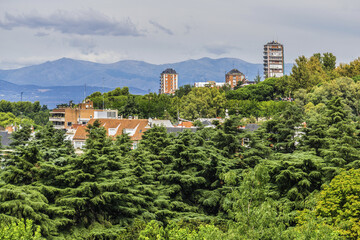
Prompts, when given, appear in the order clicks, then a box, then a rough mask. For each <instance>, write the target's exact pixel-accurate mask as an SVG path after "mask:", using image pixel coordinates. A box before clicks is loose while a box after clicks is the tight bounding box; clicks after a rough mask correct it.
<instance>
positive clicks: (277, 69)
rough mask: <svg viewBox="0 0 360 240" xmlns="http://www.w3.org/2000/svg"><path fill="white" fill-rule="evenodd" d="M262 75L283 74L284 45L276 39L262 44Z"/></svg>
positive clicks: (279, 75) (274, 75)
mask: <svg viewBox="0 0 360 240" xmlns="http://www.w3.org/2000/svg"><path fill="white" fill-rule="evenodd" d="M264 76H265V78H267V77H282V76H284V46H283V45H282V44H281V43H278V42H276V41H272V42H268V43H267V44H265V45H264Z"/></svg>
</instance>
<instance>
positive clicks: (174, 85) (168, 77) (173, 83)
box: [159, 68, 178, 94]
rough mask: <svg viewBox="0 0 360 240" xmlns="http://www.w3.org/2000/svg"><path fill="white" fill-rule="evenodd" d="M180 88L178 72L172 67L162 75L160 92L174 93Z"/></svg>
mask: <svg viewBox="0 0 360 240" xmlns="http://www.w3.org/2000/svg"><path fill="white" fill-rule="evenodd" d="M177 89H178V74H177V73H176V71H175V70H174V69H172V68H168V69H166V70H165V71H163V72H162V73H161V76H160V89H159V93H160V94H174V93H175V90H177Z"/></svg>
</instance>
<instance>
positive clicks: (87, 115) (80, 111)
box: [49, 101, 118, 129]
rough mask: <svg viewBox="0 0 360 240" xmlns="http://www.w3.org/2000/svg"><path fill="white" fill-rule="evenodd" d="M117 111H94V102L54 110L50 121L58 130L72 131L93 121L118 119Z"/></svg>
mask: <svg viewBox="0 0 360 240" xmlns="http://www.w3.org/2000/svg"><path fill="white" fill-rule="evenodd" d="M117 116H118V111H117V110H107V109H94V105H93V102H92V101H87V102H84V103H80V104H79V105H78V106H77V107H75V108H72V107H65V108H57V109H53V110H52V111H51V112H50V117H49V121H50V122H52V123H53V125H54V128H56V129H71V128H72V127H73V126H74V125H84V124H87V123H88V122H89V121H90V120H91V119H100V118H103V119H116V118H117Z"/></svg>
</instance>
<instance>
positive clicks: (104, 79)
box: [0, 58, 292, 107]
mask: <svg viewBox="0 0 360 240" xmlns="http://www.w3.org/2000/svg"><path fill="white" fill-rule="evenodd" d="M291 67H292V64H286V65H285V73H289V72H290V71H291ZM166 68H174V69H175V70H176V71H177V73H178V74H179V86H182V85H185V84H193V83H194V82H199V81H216V82H224V81H225V73H226V72H228V71H230V70H231V69H233V68H237V69H238V70H240V71H241V72H243V73H244V74H245V75H246V76H247V78H248V79H249V80H253V79H254V78H255V76H256V75H257V74H258V72H259V73H260V75H262V72H263V65H262V64H254V63H249V62H246V61H244V60H241V59H237V58H220V59H211V58H201V59H198V60H194V59H191V60H187V61H183V62H178V63H169V64H160V65H156V64H150V63H147V62H143V61H135V60H123V61H119V62H116V63H111V64H102V63H94V62H88V61H83V60H74V59H70V58H61V59H58V60H56V61H48V62H45V63H42V64H38V65H33V66H28V67H23V68H19V69H12V70H0V79H3V80H0V95H1V98H2V99H5V100H9V101H20V93H21V92H24V94H23V100H24V101H40V102H41V104H46V105H48V106H49V107H55V105H56V104H59V103H65V102H68V101H70V100H73V101H74V102H78V101H81V100H82V99H83V97H84V85H85V84H86V85H87V93H86V94H87V95H89V94H91V93H92V92H95V91H102V90H103V89H104V91H109V90H111V89H114V88H116V87H124V86H128V87H129V89H130V92H131V93H132V94H145V93H147V92H148V91H149V90H150V91H152V92H158V89H159V79H160V74H161V72H162V71H163V70H165V69H166ZM103 86H104V87H105V88H103Z"/></svg>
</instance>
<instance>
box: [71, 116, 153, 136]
mask: <svg viewBox="0 0 360 240" xmlns="http://www.w3.org/2000/svg"><path fill="white" fill-rule="evenodd" d="M95 120H96V119H91V120H90V121H89V122H88V124H94V122H95ZM97 120H98V121H99V122H100V124H101V125H100V126H103V127H104V128H105V129H106V134H107V135H108V136H109V128H115V129H116V128H117V131H116V133H115V135H114V137H116V136H119V135H121V134H122V133H123V130H124V129H131V130H133V129H136V131H135V133H134V135H132V136H130V139H131V140H133V141H138V140H140V139H141V137H142V135H143V134H144V132H145V131H146V130H148V129H149V127H148V120H147V119H97ZM86 138H87V132H86V126H79V127H78V128H77V130H76V132H75V134H74V138H73V140H86Z"/></svg>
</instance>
